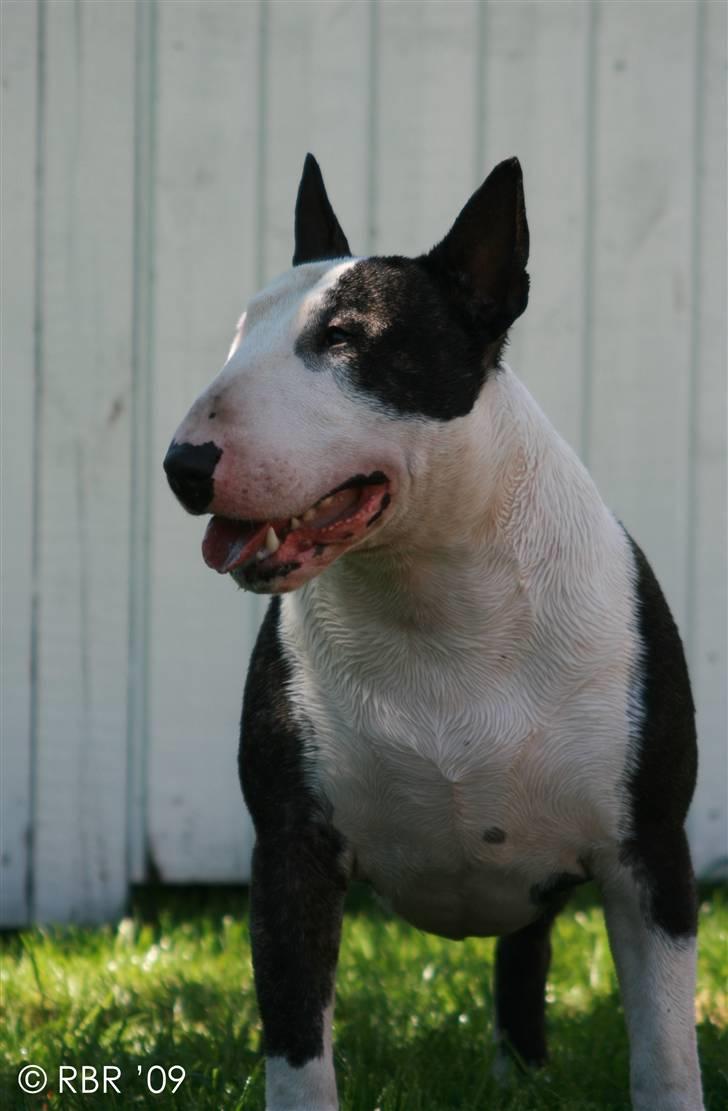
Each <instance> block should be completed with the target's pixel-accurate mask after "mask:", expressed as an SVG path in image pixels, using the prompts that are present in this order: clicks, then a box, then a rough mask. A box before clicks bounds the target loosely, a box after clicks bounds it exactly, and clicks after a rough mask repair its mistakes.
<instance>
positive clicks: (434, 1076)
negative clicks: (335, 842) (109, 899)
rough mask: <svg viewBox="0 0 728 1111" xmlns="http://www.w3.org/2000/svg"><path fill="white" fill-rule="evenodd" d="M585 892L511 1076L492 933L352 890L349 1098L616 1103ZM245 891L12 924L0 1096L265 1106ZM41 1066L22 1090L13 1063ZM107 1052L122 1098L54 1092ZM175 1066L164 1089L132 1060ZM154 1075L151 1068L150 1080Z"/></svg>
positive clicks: (704, 933)
mask: <svg viewBox="0 0 728 1111" xmlns="http://www.w3.org/2000/svg"><path fill="white" fill-rule="evenodd" d="M592 900H593V897H592V896H590V894H589V892H588V891H585V892H584V893H580V897H579V898H577V899H575V900H574V903H573V904H572V906H571V909H569V910H567V911H565V912H564V913H563V914H562V915H561V917H560V918H559V920H558V923H557V926H556V929H555V935H554V961H553V966H552V971H551V975H550V978H549V987H548V995H549V1001H550V1008H549V1026H550V1043H551V1063H550V1064H549V1066H548V1067H547V1068H546V1069H544V1070H542V1071H541V1072H539V1073H538V1074H535V1075H533V1076H531V1075H528V1076H516V1077H514V1078H512V1080H511V1081H510V1083H509V1085H508V1086H507V1087H505V1088H503V1087H498V1086H497V1085H496V1084H495V1082H494V1081H493V1079H492V1076H491V1065H492V1059H493V1047H492V1019H491V1016H492V1010H493V1007H492V996H491V971H492V967H491V966H492V959H493V942H492V941H489V940H481V939H470V940H467V941H464V942H447V941H443V940H441V939H439V938H436V937H431V936H428V935H426V934H422V933H419V932H418V931H416V930H414V929H412V928H411V927H408V926H407V925H406V924H405V923H403V922H400V921H399V920H397V919H395V918H392V917H389V916H388V915H387V914H386V913H385V912H384V911H382V910H381V909H380V908H379V907H378V905H377V904H376V903H375V902H374V900H373V899H372V898H371V897H370V896H369V895H368V894H367V893H365V892H363V891H361V890H357V891H355V892H354V894H353V897H352V898H351V899H350V902H349V907H348V913H347V918H346V923H345V927H344V940H343V945H342V951H341V960H340V966H339V976H338V995H337V1012H336V1026H335V1038H336V1058H337V1070H338V1078H339V1091H340V1096H341V1103H342V1108H344V1109H345V1111H374V1109H375V1108H380V1109H381V1111H450V1109H456V1108H460V1109H463V1111H475V1109H476V1108H477V1109H478V1111H481V1109H483V1108H489V1109H492V1111H547V1109H549V1111H557V1109H558V1111H592V1109H593V1111H597V1109H599V1111H605V1109H617V1108H620V1109H621V1108H626V1107H628V1101H627V1042H626V1035H625V1031H624V1025H623V1018H622V1013H621V1008H620V1005H619V1000H618V996H617V993H616V983H615V978H614V971H613V968H612V962H611V958H610V956H609V950H608V946H607V940H606V935H605V932H604V925H603V920H602V915H601V912H600V910H599V909H598V907H597V906H596V905H595V903H594V902H593V901H592ZM246 918H247V904H246V900H245V896H244V894H243V893H241V892H220V891H217V892H209V891H204V890H187V891H184V892H181V893H179V892H178V893H174V892H169V891H168V890H167V891H164V890H163V891H161V892H157V893H153V894H151V895H150V894H149V893H145V894H142V895H140V896H139V897H138V898H137V901H136V903H135V906H134V909H133V914H132V916H130V917H129V918H125V919H124V920H123V921H122V922H121V923H119V924H118V926H116V927H112V926H109V927H102V928H100V929H79V928H74V929H43V930H41V929H34V930H28V931H25V932H22V933H18V934H12V935H9V936H6V937H5V938H4V939H3V954H2V989H3V991H2V996H3V1006H4V1010H5V1016H4V1021H3V1023H2V1031H1V1032H0V1062H1V1063H2V1070H3V1071H2V1084H3V1090H2V1093H1V1095H0V1105H1V1106H2V1107H3V1108H6V1109H10V1108H49V1109H52V1108H55V1107H67V1108H79V1109H81V1108H82V1109H84V1111H88V1109H90V1108H99V1109H100V1108H104V1109H108V1108H118V1107H125V1108H126V1107H154V1108H169V1107H174V1108H195V1111H207V1109H210V1111H212V1109H215V1111H219V1109H221V1108H224V1109H225V1111H228V1109H230V1111H233V1109H243V1108H244V1109H261V1108H262V1107H263V1066H262V1062H261V1058H260V1055H259V1044H260V1027H259V1024H258V1018H257V1012H256V1006H255V1000H254V995H253V987H252V974H251V967H250V953H249V944H248V933H247V922H246ZM727 990H728V892H726V891H725V890H720V889H716V890H713V891H712V892H708V893H706V894H705V895H704V901H703V903H702V907H701V933H700V970H699V989H698V997H697V1014H698V1031H699V1039H700V1050H701V1058H702V1064H703V1074H704V1082H705V1087H706V1101H707V1106H708V1108H709V1109H710V1111H719V1109H720V1111H724V1109H725V1108H726V1107H728V995H727ZM27 1062H33V1063H34V1064H38V1065H40V1066H42V1067H43V1068H44V1069H45V1070H46V1072H47V1073H48V1075H49V1077H50V1080H49V1089H50V1092H46V1093H45V1095H42V1096H41V1095H39V1096H33V1097H30V1096H28V1097H23V1096H22V1094H21V1093H20V1092H19V1090H18V1087H17V1080H16V1078H17V1074H18V1071H19V1068H20V1067H21V1065H23V1064H24V1063H27ZM61 1063H63V1064H67V1065H75V1066H76V1067H79V1066H80V1065H95V1066H96V1067H97V1068H99V1069H100V1068H101V1066H103V1065H104V1064H114V1065H117V1066H118V1067H119V1068H120V1069H121V1071H122V1080H121V1081H120V1082H119V1086H120V1087H121V1088H122V1093H123V1094H122V1095H121V1096H115V1095H114V1094H113V1093H110V1094H107V1095H105V1096H103V1095H81V1094H78V1095H77V1096H72V1095H63V1096H62V1097H61V1096H59V1095H58V1085H57V1082H56V1080H54V1075H55V1076H57V1070H58V1066H59V1064H61ZM154 1063H157V1064H160V1065H163V1066H164V1067H166V1068H169V1067H170V1066H171V1065H182V1066H183V1067H184V1069H185V1070H186V1074H187V1075H186V1079H185V1080H184V1082H183V1083H182V1085H181V1086H180V1088H179V1089H178V1091H177V1093H176V1094H175V1095H172V1094H171V1093H167V1094H166V1095H158V1096H153V1095H150V1094H149V1092H148V1091H147V1089H146V1086H145V1080H144V1076H143V1075H142V1076H139V1075H138V1073H137V1069H138V1067H140V1068H142V1069H143V1070H145V1071H146V1070H147V1069H148V1068H149V1066H150V1065H152V1064H154ZM159 1078H160V1074H159V1073H158V1072H157V1073H155V1074H153V1077H152V1079H153V1082H155V1083H156V1082H157V1081H158V1080H159Z"/></svg>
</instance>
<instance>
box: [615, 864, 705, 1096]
mask: <svg viewBox="0 0 728 1111" xmlns="http://www.w3.org/2000/svg"><path fill="white" fill-rule="evenodd" d="M601 881H602V893H603V896H604V910H605V916H606V920H607V928H608V931H609V941H610V944H611V948H612V954H613V956H614V963H615V965H616V967H617V974H618V977H619V985H620V990H621V994H622V1003H623V1005H624V1013H625V1018H626V1021H627V1030H628V1033H629V1041H630V1082H631V1091H632V1107H633V1111H701V1109H702V1107H703V1099H702V1092H701V1084H700V1066H699V1064H698V1052H697V1044H696V1037H695V1011H694V1002H693V1000H694V997H695V959H696V948H697V947H696V941H695V938H694V937H691V938H689V937H686V938H680V939H678V940H676V939H674V938H670V937H669V936H668V935H667V934H665V933H663V932H662V931H661V930H659V929H654V928H650V927H649V926H648V924H647V922H646V920H645V915H644V908H643V905H642V903H643V899H644V891H641V890H639V889H638V888H637V886H636V884H635V882H634V878H633V876H632V875H631V873H630V872H628V871H626V870H625V869H623V868H621V867H620V866H619V865H618V864H616V863H615V862H614V861H612V862H611V863H610V865H608V866H606V867H604V868H603V870H602V872H601Z"/></svg>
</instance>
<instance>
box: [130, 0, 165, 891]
mask: <svg viewBox="0 0 728 1111" xmlns="http://www.w3.org/2000/svg"><path fill="white" fill-rule="evenodd" d="M157 12H158V5H157V0H139V2H138V3H137V4H136V5H135V36H136V43H135V47H136V49H135V59H134V249H133V278H132V283H133V294H132V298H133V307H132V316H133V319H132V337H131V346H132V391H131V392H132V398H131V472H130V476H129V478H130V490H131V497H130V518H129V669H128V670H129V704H128V712H127V756H128V764H127V767H128V791H127V804H128V805H127V859H128V869H129V881H130V882H131V883H141V882H142V881H143V880H144V879H145V878H146V869H147V847H148V846H147V838H148V829H147V778H148V773H149V768H148V761H149V704H148V695H149V640H150V636H149V621H150V613H149V609H150V606H149V598H150V586H151V582H150V580H151V575H150V536H151V504H150V503H151V482H150V475H151V473H152V464H153V463H154V467H155V473H156V468H157V467H158V465H159V464H158V460H157V459H156V457H155V458H154V459H153V445H152V438H153V402H152V395H153V391H152V383H153V377H154V362H153V360H154V352H153V349H152V338H153V335H154V314H155V307H156V306H155V296H154V293H155V290H154V228H155V211H156V210H155V200H156V194H155V189H154V170H155V152H156V122H157V114H156V103H155V99H156V88H157V72H156V71H157V30H158V24H157Z"/></svg>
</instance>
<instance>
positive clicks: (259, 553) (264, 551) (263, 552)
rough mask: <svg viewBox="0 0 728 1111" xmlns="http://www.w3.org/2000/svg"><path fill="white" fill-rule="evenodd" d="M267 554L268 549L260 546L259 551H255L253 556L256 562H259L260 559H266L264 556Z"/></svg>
mask: <svg viewBox="0 0 728 1111" xmlns="http://www.w3.org/2000/svg"><path fill="white" fill-rule="evenodd" d="M268 555H269V552H268V549H267V548H261V549H260V551H257V552H256V553H255V558H256V559H257V560H258V563H260V561H261V559H266V557H267V556H268Z"/></svg>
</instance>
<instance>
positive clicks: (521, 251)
mask: <svg viewBox="0 0 728 1111" xmlns="http://www.w3.org/2000/svg"><path fill="white" fill-rule="evenodd" d="M424 261H425V262H426V264H427V265H428V266H432V267H434V268H435V269H436V270H438V271H440V272H444V273H445V274H447V275H449V276H451V278H453V279H455V282H456V283H457V284H458V285H460V287H461V289H462V295H463V297H465V298H466V299H467V301H468V307H469V308H470V310H471V311H472V313H473V315H474V316H475V317H476V318H477V319H478V320H479V321H481V322H482V323H483V325H484V327H485V330H486V332H487V334H488V338H490V339H495V338H497V337H498V336H501V335H503V333H504V332H505V331H506V330H507V329H508V328H509V326H510V325H511V324H512V323H513V321H514V320H515V319H516V317H518V316H520V315H521V313H522V312H523V310H524V309H525V307H526V305H527V304H528V274H527V273H526V263H527V262H528V224H527V222H526V206H525V203H524V200H523V175H522V173H521V164H520V162H519V161H518V159H517V158H509V159H507V160H506V161H505V162H500V163H499V164H498V165H497V166H496V168H495V169H494V170H493V171H492V173H491V174H490V175H489V176H488V177H487V178H486V180H485V181H484V182H483V184H482V185H481V186H480V188H479V189H478V190H477V191H476V192H475V193H473V195H472V197H471V198H470V200H469V201H468V203H467V204H466V205H465V208H464V209H463V210H462V212H461V213H460V215H459V216H458V218H457V220H456V221H455V223H454V224H453V226H452V228H451V229H450V231H449V232H448V233H447V235H446V236H445V238H444V239H443V240H442V242H441V243H438V245H437V246H436V247H434V248H433V249H432V250H431V251H430V253H429V254H428V255H427V256H426V257H425V260H424Z"/></svg>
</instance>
